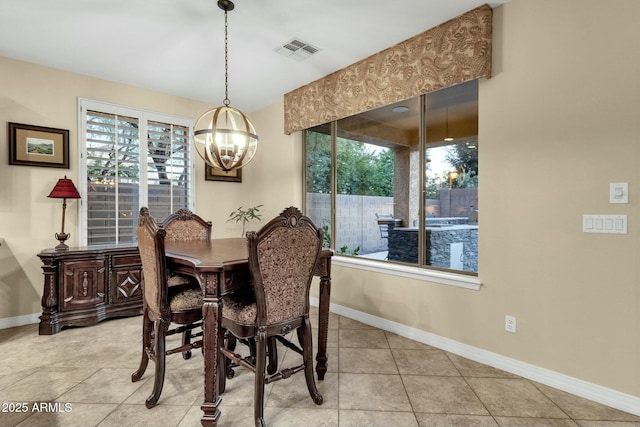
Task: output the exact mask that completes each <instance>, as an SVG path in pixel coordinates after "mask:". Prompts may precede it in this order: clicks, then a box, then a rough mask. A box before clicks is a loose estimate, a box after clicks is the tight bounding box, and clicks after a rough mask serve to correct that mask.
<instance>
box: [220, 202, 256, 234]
mask: <svg viewBox="0 0 640 427" xmlns="http://www.w3.org/2000/svg"><path fill="white" fill-rule="evenodd" d="M262 206H263V205H258V206H254V207H252V208H247V209H244V208H243V207H242V206H240V207H239V208H238V209H236V210H235V211H233V212H231V214H230V215H229V219H228V220H227V222H235V223H236V224H237V223H239V222H242V235H241V236H240V237H244V234H245V228H246V226H247V223H249V222H251V221H253V220H258V221H260V219H262V214H261V213H260V208H261V207H262Z"/></svg>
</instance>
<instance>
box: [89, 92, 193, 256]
mask: <svg viewBox="0 0 640 427" xmlns="http://www.w3.org/2000/svg"><path fill="white" fill-rule="evenodd" d="M80 111H81V117H82V128H81V132H80V135H81V136H82V137H83V138H82V141H83V144H82V146H81V169H82V170H81V175H82V174H83V173H84V175H85V176H81V180H80V182H81V183H83V184H82V188H81V189H80V192H81V195H82V209H81V215H80V218H81V225H82V227H81V230H82V231H81V235H80V240H81V244H86V245H89V246H94V245H104V244H118V243H132V242H135V234H136V224H137V218H138V212H139V210H140V207H141V206H147V207H148V208H149V210H150V212H151V215H153V216H154V217H155V218H156V220H158V221H161V220H162V219H163V218H165V217H166V216H168V215H170V214H171V213H173V212H175V211H176V210H177V209H179V208H188V209H193V201H192V200H191V194H192V186H193V174H194V167H193V165H192V162H191V159H190V150H189V134H190V132H191V126H192V124H191V123H190V122H189V123H186V122H185V120H187V119H182V118H179V117H169V116H160V115H157V114H154V113H149V112H144V111H139V110H135V109H127V108H125V107H118V106H112V105H110V104H101V103H96V102H94V101H88V100H83V101H81V105H80ZM187 121H188V120H187Z"/></svg>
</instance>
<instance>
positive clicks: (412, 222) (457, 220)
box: [305, 80, 479, 275]
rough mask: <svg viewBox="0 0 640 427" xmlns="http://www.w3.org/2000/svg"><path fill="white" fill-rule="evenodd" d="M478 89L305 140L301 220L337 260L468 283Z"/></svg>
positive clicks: (377, 114)
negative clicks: (316, 229)
mask: <svg viewBox="0 0 640 427" xmlns="http://www.w3.org/2000/svg"><path fill="white" fill-rule="evenodd" d="M478 149H479V145H478V84H477V81H475V80H474V81H470V82H467V83H463V84H460V85H456V86H453V87H450V88H447V89H442V90H439V91H436V92H432V93H429V94H427V95H423V96H421V97H416V98H414V99H410V100H406V101H403V102H399V103H396V104H393V105H388V106H385V107H382V108H378V109H375V110H372V111H369V112H365V113H361V114H358V115H356V116H352V117H348V118H345V119H341V120H338V121H336V122H333V123H330V124H326V125H321V126H316V127H314V128H311V129H309V130H307V132H306V150H305V152H306V166H307V167H306V187H305V188H306V201H305V203H306V210H307V215H309V216H310V217H311V219H312V220H313V221H314V222H316V223H317V224H321V225H322V226H323V227H324V229H325V244H326V245H328V246H331V247H332V248H333V249H334V250H335V251H336V253H337V254H339V255H347V256H356V257H361V258H368V259H377V260H380V261H383V262H391V263H396V264H408V265H412V266H418V267H425V268H433V269H438V270H447V271H452V272H456V273H464V274H472V275H476V274H477V272H478V180H479V168H478Z"/></svg>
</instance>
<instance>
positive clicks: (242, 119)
mask: <svg viewBox="0 0 640 427" xmlns="http://www.w3.org/2000/svg"><path fill="white" fill-rule="evenodd" d="M218 7H219V8H220V9H222V10H224V101H223V105H222V106H220V107H216V108H213V109H211V110H207V111H205V112H204V113H203V114H202V115H201V116H200V117H198V119H197V120H196V124H195V128H194V135H193V142H194V145H195V148H196V151H197V153H198V155H199V156H200V157H201V158H202V159H203V160H204V161H205V163H206V164H207V165H209V166H211V167H213V168H215V169H218V170H222V171H224V172H230V171H232V170H234V169H239V168H241V167H243V166H245V165H246V164H247V163H249V162H250V161H251V159H253V156H254V155H255V154H256V151H257V150H258V135H256V130H255V128H254V127H253V124H252V123H251V121H250V120H249V119H248V118H247V116H246V115H244V113H242V111H240V110H238V109H237V108H233V107H231V105H230V104H231V101H229V66H228V59H229V49H228V34H227V33H228V22H227V12H229V11H231V10H233V9H234V7H235V6H234V4H233V2H232V1H230V0H218Z"/></svg>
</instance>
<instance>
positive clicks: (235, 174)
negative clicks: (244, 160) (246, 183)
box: [204, 163, 242, 182]
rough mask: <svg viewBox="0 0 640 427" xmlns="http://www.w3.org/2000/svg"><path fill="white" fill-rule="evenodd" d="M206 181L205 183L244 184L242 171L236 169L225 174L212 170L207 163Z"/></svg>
mask: <svg viewBox="0 0 640 427" xmlns="http://www.w3.org/2000/svg"><path fill="white" fill-rule="evenodd" d="M204 179H205V181H227V182H242V169H234V170H232V171H229V172H225V171H221V170H220V169H215V168H212V167H211V166H209V165H207V164H206V163H205V165H204Z"/></svg>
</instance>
